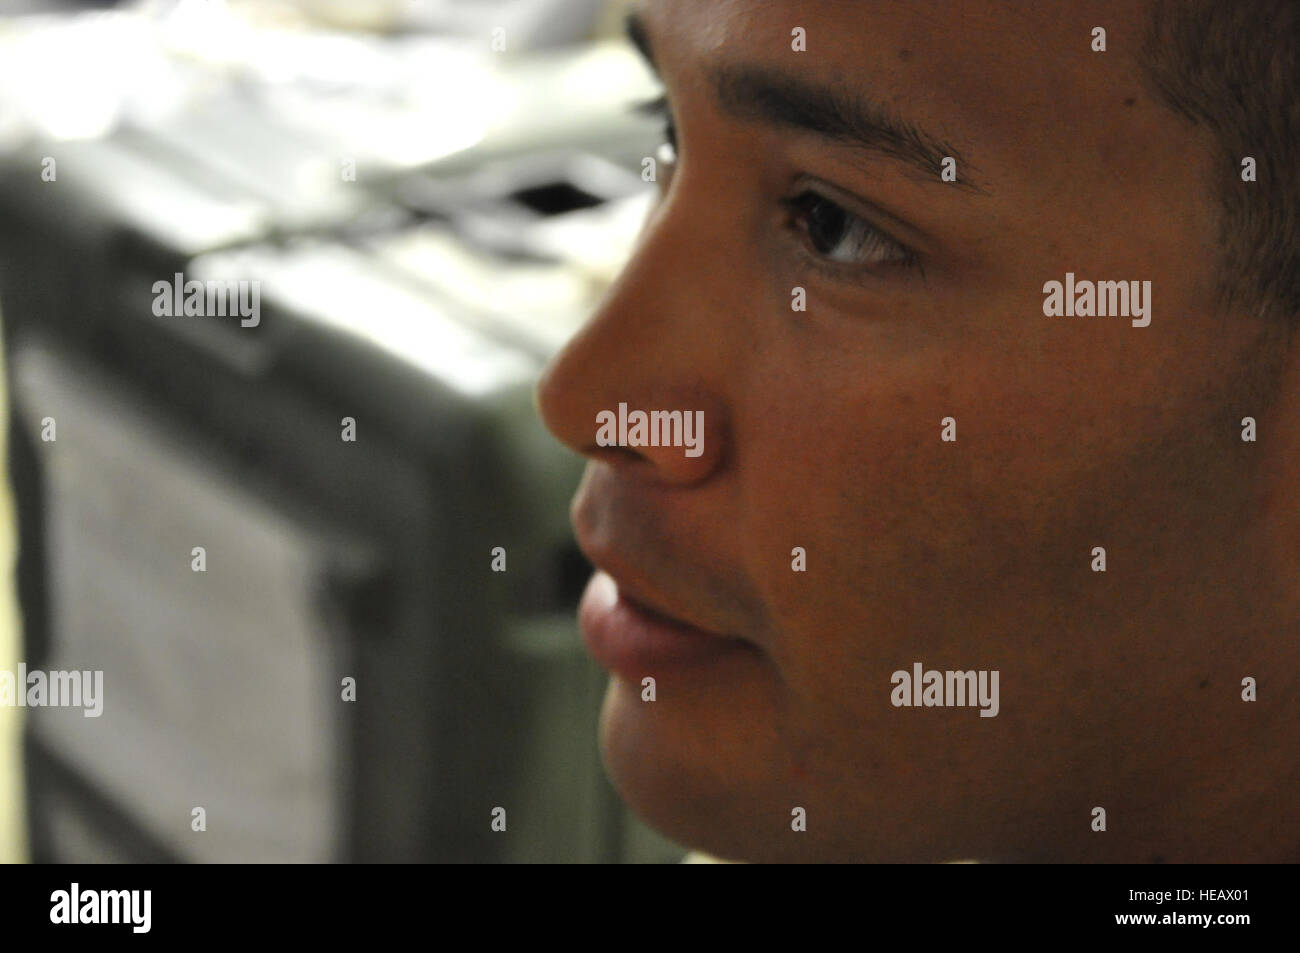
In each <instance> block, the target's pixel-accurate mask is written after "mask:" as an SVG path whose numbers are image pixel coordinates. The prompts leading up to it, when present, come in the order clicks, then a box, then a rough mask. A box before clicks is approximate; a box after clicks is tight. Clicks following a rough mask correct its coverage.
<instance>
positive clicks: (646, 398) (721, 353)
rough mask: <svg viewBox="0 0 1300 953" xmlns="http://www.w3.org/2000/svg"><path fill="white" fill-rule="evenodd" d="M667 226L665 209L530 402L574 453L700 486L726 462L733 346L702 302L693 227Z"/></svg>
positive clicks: (706, 296)
mask: <svg viewBox="0 0 1300 953" xmlns="http://www.w3.org/2000/svg"><path fill="white" fill-rule="evenodd" d="M673 216H674V213H673V211H672V208H671V203H669V202H665V203H664V204H662V205H661V206H660V207H659V208H658V209H656V212H655V213H654V214H652V216H651V219H650V220H649V221H648V222H647V225H646V228H645V229H644V230H643V231H642V234H641V238H640V241H639V242H638V244H637V248H636V251H635V252H634V254H633V256H632V258H631V260H630V261H629V262H628V264H627V265H626V267H625V268H624V269H623V272H622V273H621V274H620V275H619V277H618V279H617V280H616V281H615V282H614V284H613V285H611V286H610V288H609V289H608V291H607V292H606V294H605V296H604V297H603V299H602V301H601V303H600V305H599V306H598V307H597V309H596V311H595V313H594V314H593V315H592V317H591V318H590V320H589V321H588V322H587V324H586V325H585V326H584V327H583V329H582V330H581V331H580V332H579V333H578V334H577V335H576V336H575V337H574V338H573V339H572V340H570V341H569V343H568V344H567V345H566V346H565V347H564V349H563V350H562V351H561V352H560V353H559V354H557V355H556V356H555V358H554V359H553V360H552V361H551V362H550V364H549V365H548V366H547V368H546V370H545V371H544V372H543V373H542V377H541V380H540V381H539V382H538V385H537V390H536V393H535V397H534V400H535V403H536V406H537V410H538V413H539V415H540V417H541V418H542V421H543V423H545V425H546V426H547V428H548V429H549V430H550V431H551V432H552V433H553V434H554V435H555V436H556V437H557V438H558V439H559V440H560V441H562V442H563V443H564V444H566V445H567V446H568V447H570V448H571V449H572V450H574V451H575V452H577V453H580V454H583V455H584V456H586V457H588V458H589V459H591V460H596V461H600V462H604V463H607V464H609V465H611V466H615V467H617V468H620V469H621V470H622V471H623V472H625V473H627V474H628V475H632V476H636V477H637V478H639V479H644V480H649V481H653V482H657V483H661V484H666V485H672V486H687V485H690V484H694V483H699V482H701V481H704V480H707V479H708V478H709V476H710V475H711V474H713V473H714V472H715V471H716V470H717V469H718V467H719V465H720V463H721V461H722V460H723V459H724V458H725V456H726V452H727V439H728V437H727V431H728V425H727V411H726V408H727V404H726V402H725V400H724V399H723V397H722V395H723V393H724V392H725V384H726V371H727V368H728V367H729V366H730V364H731V360H730V353H731V351H732V347H731V345H730V344H729V343H728V341H727V339H726V335H725V334H723V333H722V330H721V329H722V328H723V327H724V324H723V320H724V319H723V317H722V315H721V314H718V315H716V317H718V319H719V320H718V321H717V322H716V323H714V322H711V317H714V315H711V313H710V311H711V310H712V309H711V306H710V305H709V302H711V301H718V300H719V298H720V297H721V296H720V295H719V289H718V288H717V287H716V286H714V285H713V280H714V279H716V275H715V274H713V273H711V271H710V269H709V267H708V265H709V261H710V256H709V255H708V254H707V252H706V250H705V248H704V247H701V244H700V243H701V239H702V236H701V234H700V232H699V229H698V228H696V229H693V230H692V229H683V228H681V227H680V226H681V224H682V223H680V222H679V221H677V220H676V219H674V217H673ZM714 254H715V255H716V250H715V252H714ZM702 286H707V288H706V287H702ZM675 412H680V413H675ZM639 414H640V415H644V417H642V416H639ZM697 424H700V425H702V428H701V429H702V432H701V433H696V432H695V429H696V425H697ZM611 437H615V438H616V443H615V445H609V444H610V438H611ZM674 437H676V438H677V441H676V443H674V440H673V438H674ZM688 438H691V439H694V440H695V442H696V443H697V446H688V445H687V444H686V441H687V439H688ZM656 444H657V445H656Z"/></svg>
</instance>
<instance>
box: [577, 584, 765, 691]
mask: <svg viewBox="0 0 1300 953" xmlns="http://www.w3.org/2000/svg"><path fill="white" fill-rule="evenodd" d="M578 625H579V627H580V628H581V629H582V637H583V642H585V643H586V646H587V651H588V652H590V653H591V657H592V658H594V659H595V660H596V662H597V663H598V664H599V665H600V666H601V667H602V668H606V669H608V670H609V671H611V672H614V673H615V674H617V675H622V676H624V677H626V678H631V679H638V680H639V679H641V678H642V677H644V676H646V675H653V674H655V671H656V670H657V669H662V668H664V667H665V666H668V665H681V664H685V663H692V662H693V663H700V662H707V661H711V660H714V659H717V658H721V657H722V656H724V655H730V654H733V653H735V652H741V651H750V650H752V646H750V644H749V643H748V642H742V641H741V640H740V639H734V638H729V637H727V636H724V635H717V634H715V633H713V632H706V631H704V630H703V629H697V628H695V627H694V626H690V625H686V624H684V623H682V622H675V621H673V620H671V619H666V618H664V617H663V616H659V615H655V614H653V613H650V612H647V611H646V610H644V609H642V608H640V607H638V606H637V605H635V604H633V603H631V602H628V601H627V599H626V598H624V597H622V596H620V595H619V592H618V585H617V584H616V583H615V582H614V580H613V579H611V578H610V577H609V576H608V575H606V574H605V573H603V572H597V573H596V574H595V575H594V576H592V577H591V582H589V583H588V584H587V590H586V591H585V592H584V593H583V594H582V601H581V602H580V603H579V604H578Z"/></svg>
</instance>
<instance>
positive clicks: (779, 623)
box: [537, 0, 1300, 862]
mask: <svg viewBox="0 0 1300 953" xmlns="http://www.w3.org/2000/svg"><path fill="white" fill-rule="evenodd" d="M634 16H635V23H636V25H637V26H636V29H635V30H634V32H637V33H638V34H639V36H640V37H641V39H642V45H643V46H644V47H645V52H646V53H647V55H648V56H649V57H651V59H652V61H653V64H654V66H655V68H656V70H657V71H658V73H659V75H660V76H661V78H662V80H663V83H664V89H665V97H666V99H665V103H666V109H667V111H668V114H669V116H670V122H671V126H672V130H671V137H672V139H673V140H674V144H675V157H669V156H668V155H666V154H665V156H664V157H663V158H662V159H661V161H660V162H659V164H658V167H657V183H658V189H659V193H660V195H659V200H658V202H657V204H656V205H655V207H654V209H653V211H652V212H651V213H650V216H649V218H648V219H647V221H646V223H645V226H644V229H643V231H642V233H641V235H640V238H639V240H638V244H637V247H636V249H635V253H634V255H633V257H632V258H631V260H630V261H629V262H628V264H627V266H626V268H625V269H624V271H623V273H622V274H621V276H620V278H619V279H618V280H617V281H616V282H615V283H614V285H613V286H612V287H611V288H610V289H609V291H608V293H607V294H606V296H605V298H604V300H603V301H602V303H601V306H600V307H599V309H598V310H597V312H596V313H595V314H594V315H592V317H591V318H590V320H589V322H588V323H587V324H586V326H585V327H584V328H583V330H582V331H581V332H580V333H579V334H578V335H577V336H576V337H575V338H574V339H573V340H572V341H571V342H570V343H569V344H568V346H567V347H566V348H565V350H564V351H563V352H562V353H561V354H559V355H558V356H557V357H556V359H555V360H554V361H553V362H552V364H551V365H550V366H549V367H548V369H547V371H546V373H545V374H544V376H543V379H542V380H541V382H540V384H539V387H538V392H537V398H538V406H539V409H540V412H541V414H542V417H543V419H544V421H545V424H546V425H547V427H548V428H549V429H550V430H551V431H552V432H553V433H554V434H555V435H556V436H557V437H558V438H559V439H561V440H562V441H563V442H564V443H565V444H567V445H568V446H569V447H571V448H572V449H573V450H575V451H577V452H579V453H581V454H584V455H585V456H586V457H587V458H588V465H587V469H586V473H585V476H584V478H583V481H582V484H581V486H580V488H579V490H578V493H577V495H576V497H575V499H574V503H573V510H572V517H573V522H574V527H575V533H576V536H577V539H578V542H579V544H580V546H581V547H582V549H583V551H584V552H585V553H586V554H587V555H588V557H589V558H590V559H591V561H592V562H593V564H594V565H595V566H596V567H598V570H599V571H598V572H597V574H596V576H595V577H594V578H593V580H592V583H591V584H590V586H589V587H588V590H587V593H586V595H585V596H584V599H583V603H582V606H581V609H580V621H581V624H582V627H583V629H584V634H585V637H586V641H587V643H588V645H589V647H590V648H591V651H592V652H593V654H594V655H595V657H596V659H597V660H598V661H599V662H601V663H602V664H604V665H605V666H606V667H607V668H609V669H610V671H611V675H612V678H611V682H610V686H609V690H608V694H607V696H606V699H605V704H604V708H603V711H602V714H601V724H600V732H601V744H602V750H603V752H604V757H605V762H606V766H607V769H608V772H609V774H610V777H611V779H612V781H613V783H614V785H615V787H616V788H617V789H618V790H619V792H620V793H621V795H622V796H623V797H624V798H625V799H626V801H627V803H628V804H629V805H630V806H631V807H632V808H633V809H634V810H635V811H636V812H637V813H638V814H640V815H641V816H642V817H644V818H645V819H646V820H647V821H648V822H649V823H650V824H652V825H653V826H655V827H656V828H658V829H660V830H661V831H663V832H664V833H665V834H666V835H668V836H669V837H671V838H673V839H675V840H676V841H678V842H679V843H682V844H684V845H686V846H689V847H692V848H696V849H699V850H702V851H705V852H708V853H712V854H714V855H717V856H719V857H723V858H730V859H744V860H755V861H786V860H791V861H793V860H864V861H918V862H928V861H945V860H955V859H977V860H984V861H1022V860H1023V861H1137V862H1150V861H1157V860H1166V861H1205V860H1216V861H1232V860H1269V859H1296V857H1297V856H1298V854H1297V851H1298V849H1300V826H1298V822H1297V818H1296V812H1295V811H1294V809H1293V808H1294V804H1293V802H1292V799H1293V797H1294V792H1295V790H1296V785H1297V780H1300V779H1298V778H1297V774H1296V770H1297V769H1296V751H1297V741H1300V738H1298V737H1297V734H1298V732H1297V724H1298V723H1297V720H1296V719H1295V707H1294V705H1295V694H1294V693H1295V689H1296V673H1297V671H1298V670H1300V664H1298V663H1300V659H1298V658H1297V645H1300V637H1298V636H1300V630H1297V619H1300V607H1298V606H1297V598H1296V591H1295V590H1296V583H1295V580H1296V579H1297V568H1298V567H1300V542H1298V541H1300V524H1298V522H1297V513H1300V479H1297V476H1298V474H1297V470H1296V468H1297V467H1298V466H1300V361H1298V360H1297V355H1296V353H1295V350H1294V348H1292V349H1290V350H1287V347H1289V346H1290V345H1285V346H1284V345H1282V344H1279V343H1277V339H1276V338H1275V336H1273V335H1271V334H1270V332H1268V330H1267V329H1266V327H1265V325H1264V324H1263V323H1262V322H1261V321H1260V320H1258V319H1257V316H1256V315H1254V314H1252V313H1250V312H1248V311H1243V310H1236V311H1234V310H1225V309H1223V308H1220V307H1218V306H1216V305H1215V303H1214V301H1215V295H1214V291H1215V281H1216V280H1217V267H1218V265H1217V261H1218V259H1217V251H1218V249H1217V247H1216V240H1215V235H1216V219H1215V215H1216V207H1215V203H1214V200H1213V196H1212V184H1213V183H1214V182H1215V181H1216V178H1217V177H1220V176H1224V175H1234V176H1235V175H1237V174H1238V172H1239V170H1238V169H1236V168H1227V169H1220V168H1216V167H1215V166H1214V164H1213V159H1212V156H1213V153H1212V150H1211V149H1210V148H1209V147H1208V143H1207V140H1206V139H1205V138H1204V135H1205V133H1204V132H1203V130H1201V129H1199V128H1198V127H1197V126H1195V125H1193V124H1191V123H1189V122H1187V121H1186V120H1185V119H1183V118H1182V117H1180V116H1178V115H1177V114H1176V113H1174V112H1173V111H1172V110H1170V109H1168V108H1166V107H1165V106H1163V105H1161V104H1160V103H1158V102H1157V101H1155V100H1154V99H1153V97H1152V95H1151V93H1150V92H1149V90H1148V86H1147V85H1146V84H1145V83H1144V82H1143V78H1142V76H1141V70H1140V66H1139V62H1138V57H1137V54H1136V53H1135V45H1136V43H1137V41H1138V38H1139V36H1140V34H1141V33H1142V29H1143V20H1144V16H1145V14H1144V11H1143V10H1142V9H1141V5H1140V4H1134V3H1131V2H1113V3H1093V4H1064V5H1061V4H1039V3H1023V4H1022V3H1008V2H1004V0H988V2H983V0H968V2H967V0H964V2H962V3H939V2H928V0H915V2H905V3H904V2H894V0H860V2H853V3H813V2H785V0H765V2H763V3H749V2H732V0H710V2H701V0H651V2H648V3H643V4H641V5H640V6H639V7H638V8H637V9H636V11H635V14H634ZM1099 26H1100V27H1102V28H1104V29H1105V31H1106V49H1105V51H1099V50H1097V49H1095V48H1094V47H1095V46H1096V43H1095V33H1094V29H1095V28H1096V27H1099ZM946 158H948V159H952V160H953V161H952V162H951V163H949V162H945V161H944V160H945V159H946ZM669 159H671V161H665V160H669ZM945 169H946V170H947V173H948V174H945ZM1067 275H1069V276H1070V278H1069V279H1068V280H1069V281H1071V282H1073V283H1075V287H1076V288H1077V287H1082V283H1084V282H1103V281H1115V282H1124V283H1126V285H1127V283H1131V282H1137V284H1136V285H1131V286H1130V287H1131V288H1132V289H1133V291H1134V298H1133V300H1131V301H1130V302H1129V307H1130V310H1132V311H1133V312H1134V315H1132V316H1130V315H1129V314H1127V313H1124V314H1120V315H1116V314H1114V313H1109V314H1106V315H1101V314H1086V313H1085V314H1080V313H1077V311H1075V309H1071V310H1072V311H1074V313H1053V314H1048V313H1046V312H1047V311H1049V310H1051V309H1050V308H1048V307H1046V306H1045V302H1046V299H1047V298H1048V294H1047V292H1046V291H1045V287H1046V286H1048V283H1049V282H1052V281H1056V282H1060V283H1062V285H1064V284H1065V283H1066V281H1067ZM1145 282H1150V284H1149V285H1145V284H1144V283H1145ZM1143 288H1146V289H1147V293H1146V294H1145V296H1143V300H1142V303H1141V306H1142V307H1144V308H1146V309H1147V316H1146V319H1147V323H1143V320H1142V319H1140V318H1139V317H1137V316H1136V313H1137V312H1136V309H1137V307H1138V295H1139V294H1140V293H1141V289H1143ZM1074 293H1075V294H1077V293H1078V292H1077V291H1076V292H1074ZM1077 310H1079V311H1081V310H1085V309H1083V308H1080V309H1077ZM1094 310H1095V309H1094ZM620 404H625V405H626V408H624V412H625V413H629V414H630V412H631V411H634V410H641V411H646V412H650V411H654V410H664V411H672V410H679V411H685V412H688V415H689V416H690V417H695V416H696V414H695V413H694V412H699V413H698V419H699V420H700V421H701V423H702V427H703V430H702V437H703V439H702V440H701V441H700V443H699V446H698V447H697V448H696V450H695V451H693V452H691V453H688V452H686V450H687V449H689V448H684V447H683V446H681V445H675V446H674V445H667V446H665V445H659V446H654V445H649V444H648V443H647V441H646V440H640V441H637V440H633V439H630V438H628V439H621V440H620V441H619V442H618V443H615V444H613V445H611V441H610V440H609V439H598V438H599V434H600V430H601V424H600V421H601V419H602V414H604V413H605V412H612V414H613V415H618V414H619V413H620ZM1247 417H1249V418H1252V424H1251V425H1250V426H1252V427H1253V428H1255V430H1256V432H1257V434H1258V437H1257V439H1248V438H1247V434H1246V432H1245V431H1246V427H1247V425H1245V424H1243V418H1247ZM604 419H606V420H608V419H610V418H609V415H606V416H605V417H604ZM615 429H617V428H615ZM608 433H609V432H607V433H606V436H608ZM1252 436H1253V434H1252ZM664 442H665V443H666V442H667V441H664ZM917 666H919V669H918V668H917ZM918 670H919V671H922V672H929V671H931V670H934V671H937V672H939V673H940V679H941V682H942V684H939V685H936V684H935V683H934V682H933V681H932V680H931V679H930V678H929V677H928V676H923V677H922V679H920V680H918V681H919V682H920V684H915V685H913V684H912V679H913V678H914V675H915V673H916V672H917V671H918ZM950 671H955V672H975V673H985V674H986V675H987V676H988V678H987V679H986V680H985V681H983V682H980V683H978V684H979V685H980V688H981V689H982V690H983V691H984V692H985V694H983V695H981V693H980V691H979V690H975V687H974V683H967V682H965V680H964V679H961V678H959V679H956V680H955V681H956V682H960V683H962V685H961V686H959V687H965V685H966V684H971V687H972V691H971V693H970V695H968V696H967V697H966V699H965V702H964V703H962V702H961V698H960V696H959V695H958V694H957V693H956V692H955V690H954V689H953V684H952V683H953V681H954V680H952V679H947V678H946V677H944V675H943V673H946V672H950ZM994 674H996V682H994V681H992V678H993V676H994ZM900 675H906V677H907V678H906V680H902V679H901V678H900ZM647 679H653V682H649V681H647ZM1249 679H1253V680H1254V681H1253V682H1247V681H1246V680H1249ZM1244 685H1245V686H1249V685H1253V686H1255V687H1254V688H1250V687H1243V686H1244ZM923 689H932V690H933V693H932V694H930V695H928V696H925V697H924V698H923ZM972 696H974V697H972ZM1252 697H1253V698H1254V699H1255V700H1253V701H1252V700H1250V698H1252ZM1098 809H1100V811H1101V813H1099V812H1098Z"/></svg>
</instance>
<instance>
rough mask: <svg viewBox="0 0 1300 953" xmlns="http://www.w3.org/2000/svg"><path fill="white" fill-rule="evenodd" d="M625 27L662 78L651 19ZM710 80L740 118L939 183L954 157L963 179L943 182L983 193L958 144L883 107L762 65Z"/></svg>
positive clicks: (713, 74) (727, 70)
mask: <svg viewBox="0 0 1300 953" xmlns="http://www.w3.org/2000/svg"><path fill="white" fill-rule="evenodd" d="M624 26H625V30H626V33H627V37H628V40H629V41H630V42H631V43H632V45H633V46H635V47H636V49H637V50H638V52H640V54H641V56H642V57H643V58H644V59H645V61H646V63H647V64H649V66H650V68H651V69H652V70H654V72H655V73H656V74H658V73H659V67H658V64H657V63H656V62H655V57H654V48H653V47H652V46H651V43H650V37H649V34H648V33H647V32H646V27H645V21H644V20H643V19H642V18H641V16H640V15H639V14H638V13H637V12H636V11H635V10H634V11H632V12H630V13H629V14H628V15H627V17H626V19H625V20H624ZM710 80H711V85H712V87H713V93H714V97H715V98H716V99H717V101H718V106H719V108H720V109H721V110H722V111H723V112H724V113H726V114H727V115H729V116H732V117H734V118H736V119H740V120H746V121H751V122H762V123H767V124H768V125H774V126H785V127H789V128H794V129H802V130H805V131H807V132H811V133H815V134H816V135H819V136H822V137H824V138H826V139H830V140H832V141H834V142H838V143H844V144H846V145H849V146H851V147H853V148H856V149H860V150H862V151H863V152H867V153H871V154H874V155H877V156H882V157H884V158H887V159H892V160H894V161H896V162H901V163H903V164H904V165H906V166H908V167H910V168H911V169H912V170H913V171H914V172H918V173H920V174H921V175H923V176H924V177H925V178H927V179H931V180H933V181H935V182H940V181H941V179H940V173H941V172H942V169H943V160H944V159H945V158H949V157H951V158H952V159H954V160H955V161H956V163H957V168H958V169H959V170H962V171H961V172H959V174H958V179H957V181H955V182H945V183H943V184H944V185H948V186H957V187H958V188H962V189H965V190H966V191H972V192H980V193H982V192H983V189H981V188H980V187H979V186H978V185H976V184H975V183H973V182H972V181H971V180H970V179H969V177H967V176H966V175H965V174H964V172H965V170H966V169H970V168H975V166H973V165H972V164H971V163H970V162H969V160H967V159H966V158H965V156H964V155H963V154H962V153H961V152H960V151H959V150H958V149H957V147H956V146H954V145H952V143H950V142H947V141H945V140H944V139H942V138H940V137H938V136H935V135H932V134H931V133H928V132H926V131H925V130H924V129H923V128H921V127H920V126H918V125H916V124H915V123H913V122H909V121H907V120H905V119H903V118H901V117H899V116H897V115H895V114H894V113H892V112H891V111H890V110H889V109H888V108H886V107H885V106H883V105H881V104H879V103H874V102H871V101H868V100H866V99H863V98H861V97H858V96H855V95H851V94H849V93H847V92H844V91H842V90H837V89H834V88H832V87H830V86H825V85H820V84H817V83H811V82H808V81H806V80H803V79H800V78H798V77H795V76H790V75H788V74H786V73H782V72H780V71H777V70H772V69H768V68H765V67H758V66H745V65H737V66H718V67H713V68H711V69H710Z"/></svg>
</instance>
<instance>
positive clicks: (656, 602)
mask: <svg viewBox="0 0 1300 953" xmlns="http://www.w3.org/2000/svg"><path fill="white" fill-rule="evenodd" d="M578 548H579V549H581V550H582V552H583V554H584V555H586V557H587V559H588V560H589V561H590V562H591V564H592V565H593V566H595V567H596V568H597V569H598V570H600V571H601V572H603V573H605V575H607V576H609V577H610V578H611V579H613V580H614V583H615V584H616V585H617V586H618V595H619V598H620V599H626V600H627V601H628V602H630V603H632V604H633V605H635V606H637V607H638V608H641V609H648V610H650V611H651V612H652V613H654V614H655V615H660V616H663V617H664V618H665V619H668V620H671V621H673V622H676V623H679V624H681V625H686V626H690V627H691V628H693V629H699V630H700V631H702V632H708V633H710V634H712V635H718V636H725V637H730V638H739V636H735V635H732V634H731V633H729V632H726V631H725V630H723V629H720V628H718V627H717V626H714V625H710V624H709V623H707V622H704V621H703V620H699V619H694V618H691V617H690V616H688V615H683V614H682V613H680V612H676V611H674V610H671V609H668V608H667V607H666V606H667V605H668V600H666V599H665V598H664V597H663V596H662V595H661V591H660V590H659V588H658V587H656V586H655V585H654V583H653V582H652V581H651V580H649V579H648V578H647V577H646V576H645V575H644V574H641V573H638V572H637V571H636V570H635V569H633V568H632V567H631V566H630V564H629V563H627V562H626V561H624V560H622V559H621V558H620V557H619V556H618V555H617V554H615V553H611V552H600V553H596V552H593V548H592V547H591V546H589V545H588V544H587V543H586V541H584V540H583V539H582V537H581V536H579V537H578Z"/></svg>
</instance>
